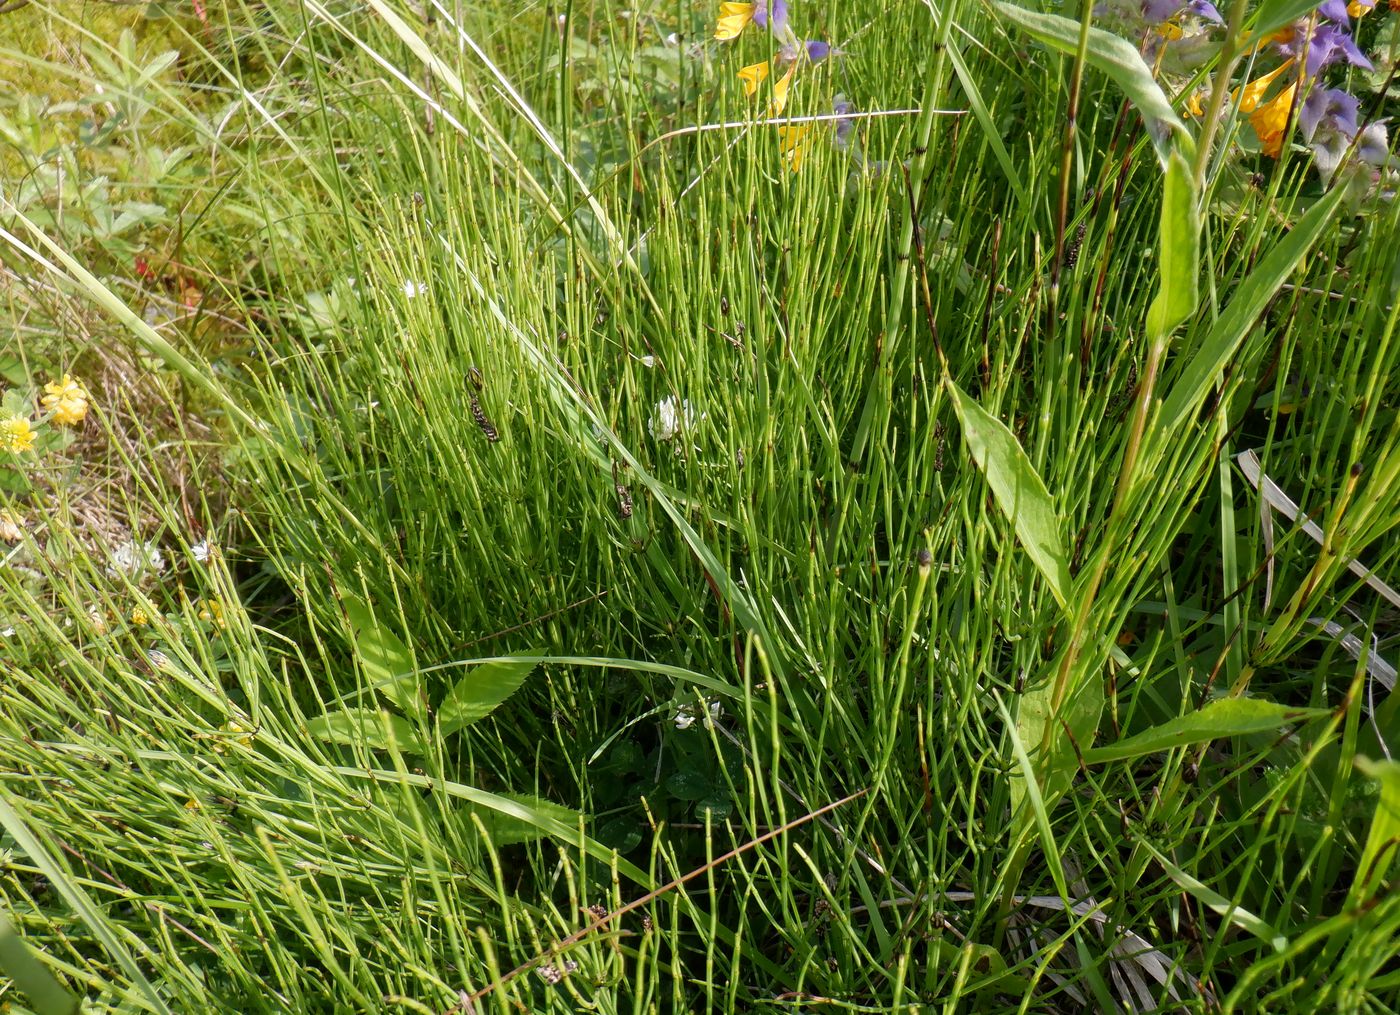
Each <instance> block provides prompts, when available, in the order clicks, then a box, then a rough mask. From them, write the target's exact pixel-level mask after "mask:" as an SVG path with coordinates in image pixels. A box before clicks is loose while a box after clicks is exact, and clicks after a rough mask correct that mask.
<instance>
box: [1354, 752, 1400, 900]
mask: <svg viewBox="0 0 1400 1015" xmlns="http://www.w3.org/2000/svg"><path fill="white" fill-rule="evenodd" d="M1356 767H1357V768H1359V769H1361V771H1363V772H1365V773H1366V774H1367V775H1369V776H1370V777H1371V778H1372V779H1375V780H1376V781H1377V782H1379V783H1380V784H1381V795H1380V798H1379V799H1378V800H1377V801H1376V813H1375V816H1374V817H1373V818H1371V831H1370V833H1369V834H1368V835H1367V836H1366V845H1365V847H1364V848H1363V849H1362V850H1361V862H1360V863H1358V864H1357V865H1356V869H1357V872H1358V873H1357V877H1356V881H1355V882H1353V884H1352V886H1351V895H1350V898H1349V899H1348V903H1347V905H1348V908H1359V907H1360V906H1363V905H1365V904H1366V903H1367V902H1369V901H1370V900H1371V899H1372V897H1374V895H1375V894H1376V891H1377V889H1379V888H1380V885H1381V883H1382V882H1383V881H1385V880H1386V877H1387V875H1388V874H1389V873H1390V869H1391V867H1393V866H1394V864H1395V857H1396V854H1397V853H1400V761H1372V760H1371V759H1370V758H1357V759H1356Z"/></svg>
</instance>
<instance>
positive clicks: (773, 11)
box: [753, 0, 788, 35]
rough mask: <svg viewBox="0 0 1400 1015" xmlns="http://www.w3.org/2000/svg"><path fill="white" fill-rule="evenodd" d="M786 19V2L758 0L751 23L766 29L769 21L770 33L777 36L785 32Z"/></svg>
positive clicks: (784, 0) (783, 0)
mask: <svg viewBox="0 0 1400 1015" xmlns="http://www.w3.org/2000/svg"><path fill="white" fill-rule="evenodd" d="M787 17H788V9H787V0H759V2H758V4H757V5H756V6H755V7H754V11H753V23H754V24H755V25H757V26H758V27H759V28H768V23H769V22H770V21H771V22H772V23H773V27H772V29H771V31H772V32H774V33H775V34H777V35H783V34H785V33H786V32H787Z"/></svg>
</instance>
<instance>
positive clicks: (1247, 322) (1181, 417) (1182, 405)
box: [1157, 187, 1346, 436]
mask: <svg viewBox="0 0 1400 1015" xmlns="http://www.w3.org/2000/svg"><path fill="white" fill-rule="evenodd" d="M1345 190H1346V188H1345V187H1337V188H1336V189H1334V190H1333V191H1332V192H1331V193H1329V194H1328V195H1327V196H1326V197H1324V198H1322V200H1320V201H1318V202H1317V204H1315V205H1313V207H1312V209H1311V210H1310V211H1309V212H1308V213H1307V214H1306V215H1304V216H1303V217H1302V218H1301V219H1299V220H1298V224H1297V225H1295V226H1294V227H1293V229H1292V231H1291V232H1289V234H1288V235H1287V236H1286V237H1284V239H1283V240H1282V242H1280V243H1279V244H1278V246H1276V247H1274V248H1273V249H1272V250H1270V251H1269V252H1268V254H1266V255H1265V256H1264V258H1263V259H1262V260H1261V261H1260V262H1259V264H1258V266H1257V267H1256V268H1255V269H1254V270H1253V271H1252V272H1250V275H1249V277H1248V278H1247V279H1245V280H1244V282H1243V283H1241V285H1240V287H1239V288H1238V289H1236V290H1235V292H1234V295H1232V296H1231V297H1230V302H1229V303H1228V304H1227V305H1226V307H1225V310H1224V311H1223V312H1222V313H1221V315H1220V317H1219V318H1218V319H1217V320H1216V322H1215V324H1214V325H1212V326H1211V329H1210V331H1209V332H1208V333H1207V334H1206V336H1205V338H1204V339H1203V340H1202V341H1201V348H1200V349H1199V350H1198V351H1197V352H1196V355H1195V356H1194V357H1193V358H1192V360H1191V362H1190V363H1188V364H1187V365H1186V367H1185V369H1184V370H1183V371H1182V373H1181V376H1180V377H1179V378H1178V379H1177V381H1176V383H1175V384H1174V385H1172V389H1171V393H1170V394H1169V395H1167V398H1166V401H1165V403H1164V404H1163V406H1162V411H1161V414H1160V415H1159V416H1158V421H1157V426H1158V429H1159V430H1161V432H1162V433H1163V434H1165V435H1167V436H1170V435H1171V434H1172V433H1173V432H1174V431H1175V430H1176V429H1177V428H1178V427H1180V426H1181V425H1182V424H1183V423H1185V422H1186V421H1187V420H1188V419H1189V418H1190V417H1191V416H1193V415H1194V414H1195V413H1196V412H1197V411H1198V410H1199V407H1200V405H1201V404H1202V403H1203V402H1204V401H1205V398H1206V396H1207V395H1209V394H1210V390H1211V388H1212V387H1213V386H1214V384H1215V379H1216V378H1217V377H1218V376H1219V375H1220V372H1221V371H1222V370H1224V369H1225V365H1226V364H1227V363H1229V362H1230V357H1232V356H1233V355H1234V354H1235V352H1236V350H1238V349H1239V347H1240V344H1241V343H1242V342H1244V340H1245V338H1246V336H1248V335H1249V332H1250V330H1251V329H1252V328H1253V327H1254V322H1255V320H1256V319H1257V318H1258V317H1259V315H1260V314H1261V313H1263V311H1264V308H1265V307H1266V306H1268V304H1269V301H1270V300H1271V299H1273V298H1274V295H1275V294H1276V293H1277V292H1278V291H1279V287H1280V286H1282V285H1283V283H1284V282H1285V281H1287V279H1288V276H1289V275H1291V274H1293V270H1294V269H1295V268H1297V267H1298V263H1299V262H1300V261H1302V259H1303V257H1304V256H1305V255H1306V254H1307V252H1308V251H1309V250H1311V249H1312V246H1313V244H1314V243H1316V242H1317V239H1318V237H1320V236H1321V235H1322V231H1323V229H1324V228H1326V226H1327V224H1328V223H1329V222H1330V221H1331V220H1332V215H1333V213H1334V212H1336V210H1337V205H1338V204H1340V203H1341V200H1342V197H1343V192H1344V191H1345Z"/></svg>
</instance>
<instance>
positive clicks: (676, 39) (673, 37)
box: [666, 32, 681, 47]
mask: <svg viewBox="0 0 1400 1015" xmlns="http://www.w3.org/2000/svg"><path fill="white" fill-rule="evenodd" d="M680 44H681V37H680V36H679V35H677V34H676V33H675V32H672V33H671V34H670V35H668V36H666V45H668V46H673V47H674V46H679V45H680Z"/></svg>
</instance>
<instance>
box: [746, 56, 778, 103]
mask: <svg viewBox="0 0 1400 1015" xmlns="http://www.w3.org/2000/svg"><path fill="white" fill-rule="evenodd" d="M770 69H771V68H770V67H769V65H768V61H767V60H764V61H763V62H761V63H751V64H749V65H748V66H747V67H741V68H739V80H740V81H742V82H744V94H745V95H748V96H750V97H751V96H752V95H753V93H754V92H756V91H758V86H759V85H761V84H763V82H764V81H766V80H768V73H769V71H770Z"/></svg>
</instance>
